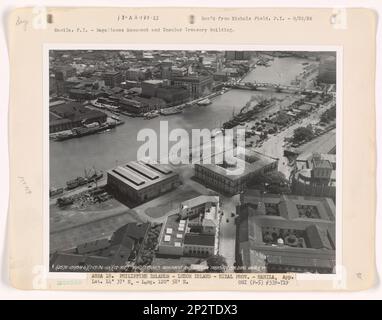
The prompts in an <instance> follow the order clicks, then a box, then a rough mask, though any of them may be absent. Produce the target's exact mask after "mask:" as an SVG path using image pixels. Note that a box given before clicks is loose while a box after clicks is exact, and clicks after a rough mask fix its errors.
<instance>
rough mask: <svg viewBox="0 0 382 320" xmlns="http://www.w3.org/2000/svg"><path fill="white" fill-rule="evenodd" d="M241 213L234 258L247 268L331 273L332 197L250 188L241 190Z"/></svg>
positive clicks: (332, 248) (333, 234) (248, 270)
mask: <svg viewBox="0 0 382 320" xmlns="http://www.w3.org/2000/svg"><path fill="white" fill-rule="evenodd" d="M237 213H238V216H239V218H238V221H237V230H236V232H237V243H236V263H237V265H238V266H240V267H241V268H242V270H243V271H244V272H275V273H281V272H310V273H317V272H318V273H326V274H328V273H332V272H333V269H334V267H335V250H336V240H335V205H334V203H333V201H332V200H331V199H329V198H320V197H303V196H295V195H288V196H285V195H283V196H280V195H271V194H268V195H262V194H260V193H258V192H256V190H248V191H246V192H245V193H244V194H242V195H241V205H240V206H238V207H237Z"/></svg>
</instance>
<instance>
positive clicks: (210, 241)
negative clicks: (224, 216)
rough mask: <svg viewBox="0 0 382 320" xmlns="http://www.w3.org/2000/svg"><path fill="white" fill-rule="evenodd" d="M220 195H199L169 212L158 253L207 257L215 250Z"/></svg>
mask: <svg viewBox="0 0 382 320" xmlns="http://www.w3.org/2000/svg"><path fill="white" fill-rule="evenodd" d="M218 228H219V197H218V196H204V195H202V196H199V197H196V198H193V199H189V200H187V201H184V202H182V203H181V205H180V208H179V212H178V213H175V214H172V215H169V216H168V217H167V219H166V221H165V223H164V224H163V226H162V230H161V233H160V235H159V243H158V254H161V255H167V256H191V257H208V256H211V255H214V254H216V252H217V243H218V237H217V234H218Z"/></svg>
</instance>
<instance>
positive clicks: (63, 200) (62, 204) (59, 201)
mask: <svg viewBox="0 0 382 320" xmlns="http://www.w3.org/2000/svg"><path fill="white" fill-rule="evenodd" d="M73 202H74V200H73V198H71V197H68V198H58V199H57V205H58V206H59V207H65V206H68V205H71V204H73Z"/></svg>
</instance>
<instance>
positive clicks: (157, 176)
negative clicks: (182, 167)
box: [107, 161, 177, 190]
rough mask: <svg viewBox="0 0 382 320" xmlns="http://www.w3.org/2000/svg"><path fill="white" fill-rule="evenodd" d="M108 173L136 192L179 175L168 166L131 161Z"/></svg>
mask: <svg viewBox="0 0 382 320" xmlns="http://www.w3.org/2000/svg"><path fill="white" fill-rule="evenodd" d="M107 173H108V175H111V176H113V177H115V178H117V179H118V180H120V181H122V182H124V183H125V184H127V185H129V186H130V187H132V188H134V189H136V190H140V189H143V188H146V187H148V186H150V185H153V184H155V183H157V182H159V181H163V180H166V179H169V178H171V177H173V176H176V175H177V173H175V172H173V171H172V170H171V169H169V168H168V167H167V166H164V165H160V164H152V163H147V162H144V161H131V162H128V163H126V164H124V165H120V166H118V167H116V168H114V169H111V170H109V171H108V172H107Z"/></svg>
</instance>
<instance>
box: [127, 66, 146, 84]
mask: <svg viewBox="0 0 382 320" xmlns="http://www.w3.org/2000/svg"><path fill="white" fill-rule="evenodd" d="M150 77H151V72H150V70H149V69H147V68H129V69H128V70H126V80H130V81H144V80H146V79H149V78H150Z"/></svg>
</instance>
